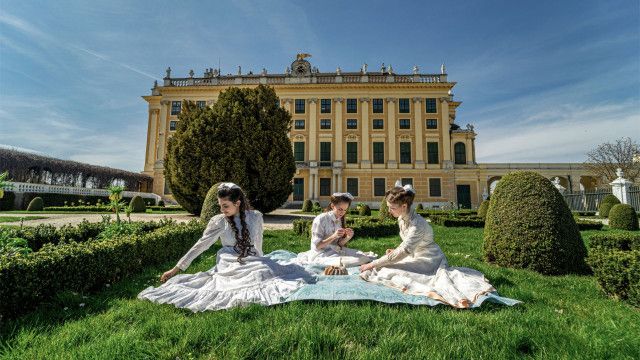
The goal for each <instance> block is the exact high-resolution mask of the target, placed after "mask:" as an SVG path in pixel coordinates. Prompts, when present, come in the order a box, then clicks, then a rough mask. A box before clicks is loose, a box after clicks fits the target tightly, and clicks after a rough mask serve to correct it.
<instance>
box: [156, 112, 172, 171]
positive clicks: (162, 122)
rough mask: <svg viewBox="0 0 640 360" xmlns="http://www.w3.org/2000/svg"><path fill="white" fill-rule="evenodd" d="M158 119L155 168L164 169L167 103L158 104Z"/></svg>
mask: <svg viewBox="0 0 640 360" xmlns="http://www.w3.org/2000/svg"><path fill="white" fill-rule="evenodd" d="M160 105H161V107H160V118H159V119H158V125H157V127H158V149H157V152H156V154H157V157H156V159H155V165H156V166H155V167H156V168H158V165H160V168H164V150H165V140H166V135H167V112H168V111H169V101H168V100H162V101H161V102H160Z"/></svg>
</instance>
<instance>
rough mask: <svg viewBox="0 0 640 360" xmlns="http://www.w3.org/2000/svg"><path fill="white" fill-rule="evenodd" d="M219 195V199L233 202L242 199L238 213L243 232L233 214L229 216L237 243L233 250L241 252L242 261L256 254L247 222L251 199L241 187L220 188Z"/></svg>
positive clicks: (240, 259)
mask: <svg viewBox="0 0 640 360" xmlns="http://www.w3.org/2000/svg"><path fill="white" fill-rule="evenodd" d="M217 195H218V198H219V199H225V200H229V201H231V202H233V203H235V202H236V201H238V200H240V207H239V208H238V214H239V215H240V224H241V225H242V232H240V231H239V230H238V227H237V226H236V222H235V221H233V216H227V221H228V222H229V225H231V228H232V229H233V232H234V233H235V235H236V244H235V245H234V246H233V250H235V251H236V252H237V253H238V254H239V255H238V262H240V263H242V262H243V260H242V259H243V258H245V257H247V256H250V255H256V251H255V249H254V247H253V245H251V239H250V237H249V227H247V222H246V218H247V210H249V201H248V200H247V197H246V196H245V195H244V192H242V190H241V189H240V188H229V187H222V188H219V189H218V194H217Z"/></svg>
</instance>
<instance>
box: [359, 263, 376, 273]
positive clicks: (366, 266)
mask: <svg viewBox="0 0 640 360" xmlns="http://www.w3.org/2000/svg"><path fill="white" fill-rule="evenodd" d="M373 268H374V266H373V264H372V263H368V264H362V265H360V272H365V271H367V270H371V269H373Z"/></svg>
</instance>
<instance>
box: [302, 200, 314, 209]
mask: <svg viewBox="0 0 640 360" xmlns="http://www.w3.org/2000/svg"><path fill="white" fill-rule="evenodd" d="M311 210H313V202H312V201H311V199H307V200H305V201H304V203H302V211H304V212H311Z"/></svg>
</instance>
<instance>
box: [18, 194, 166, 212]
mask: <svg viewBox="0 0 640 360" xmlns="http://www.w3.org/2000/svg"><path fill="white" fill-rule="evenodd" d="M36 196H39V197H41V198H42V200H43V201H44V204H45V205H46V206H64V205H65V201H66V202H67V204H66V205H70V204H71V203H74V204H76V205H79V201H80V200H82V201H83V202H84V203H89V204H91V205H95V204H96V203H97V202H98V200H101V201H102V203H103V204H105V203H108V202H109V201H110V200H109V197H108V196H106V195H105V196H97V195H75V194H51V193H24V194H22V204H21V205H20V209H16V210H23V209H25V208H26V207H27V204H29V202H31V200H32V199H33V198H35V197H36ZM122 200H124V201H126V202H127V203H128V202H130V201H131V197H125V198H123V199H122ZM144 202H145V204H147V205H155V204H156V201H155V199H146V198H145V199H144Z"/></svg>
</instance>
